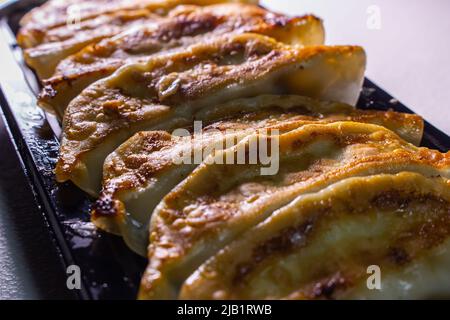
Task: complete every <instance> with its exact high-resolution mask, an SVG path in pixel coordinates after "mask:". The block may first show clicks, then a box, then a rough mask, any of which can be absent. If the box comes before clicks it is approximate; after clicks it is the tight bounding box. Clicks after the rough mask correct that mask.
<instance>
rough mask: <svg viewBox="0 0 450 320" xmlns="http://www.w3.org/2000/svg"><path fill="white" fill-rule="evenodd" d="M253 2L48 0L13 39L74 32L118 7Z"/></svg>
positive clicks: (34, 40) (26, 41)
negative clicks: (81, 24) (58, 31)
mask: <svg viewBox="0 0 450 320" xmlns="http://www.w3.org/2000/svg"><path fill="white" fill-rule="evenodd" d="M226 2H236V3H253V4H258V1H257V0H49V1H47V2H46V3H44V4H43V5H41V6H39V7H36V8H34V9H33V10H31V11H30V12H28V13H27V14H25V15H24V16H23V18H22V19H21V21H20V25H21V29H20V30H19V33H18V35H17V42H18V43H19V45H20V46H21V47H22V48H32V47H36V46H38V45H39V44H42V43H44V42H48V41H51V40H52V38H51V37H50V38H49V37H48V36H47V34H48V33H49V32H50V33H51V30H53V29H55V28H58V27H61V28H64V27H65V26H67V27H68V28H66V29H65V30H66V31H67V33H68V34H72V35H74V34H75V33H76V32H74V31H76V30H74V29H76V27H75V28H74V27H73V26H72V22H84V21H86V20H92V19H95V18H96V17H99V16H102V15H106V14H110V13H114V12H117V11H121V10H128V11H131V10H139V9H147V10H151V11H157V12H158V13H159V14H161V15H163V14H166V13H167V12H168V11H170V10H171V9H173V8H174V7H176V6H178V5H183V4H186V5H187V4H192V5H211V4H216V3H226Z"/></svg>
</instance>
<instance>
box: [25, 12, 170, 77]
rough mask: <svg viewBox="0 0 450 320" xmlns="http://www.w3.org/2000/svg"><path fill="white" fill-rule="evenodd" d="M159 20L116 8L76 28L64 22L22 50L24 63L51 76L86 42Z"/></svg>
mask: <svg viewBox="0 0 450 320" xmlns="http://www.w3.org/2000/svg"><path fill="white" fill-rule="evenodd" d="M158 19H161V17H160V16H158V15H157V14H154V13H152V12H151V11H149V10H146V9H142V10H133V11H117V12H114V13H110V14H105V15H101V16H98V17H96V18H94V19H90V20H86V21H82V22H80V24H79V25H78V26H77V27H76V28H75V27H74V26H70V25H63V26H60V27H57V28H54V29H51V30H49V31H47V32H46V33H45V36H43V38H42V43H41V44H39V45H37V46H34V47H32V48H28V49H25V50H24V53H23V56H24V59H25V61H26V63H27V64H28V65H29V66H30V67H31V68H33V69H34V70H35V71H36V73H37V75H38V77H39V78H40V79H41V80H42V79H47V78H50V77H51V76H52V75H53V74H54V72H55V68H56V66H57V65H58V63H59V62H60V61H61V60H63V59H65V58H67V57H68V56H70V55H71V54H74V53H77V52H78V51H80V50H81V49H83V48H84V47H86V46H87V45H89V44H95V43H97V42H99V41H100V40H102V39H105V38H109V37H112V36H114V35H116V34H119V33H121V32H123V31H124V30H127V29H129V28H133V27H137V26H140V25H142V24H148V23H151V22H155V21H156V20H158Z"/></svg>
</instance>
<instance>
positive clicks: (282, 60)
mask: <svg viewBox="0 0 450 320" xmlns="http://www.w3.org/2000/svg"><path fill="white" fill-rule="evenodd" d="M331 59H333V60H332V61H333V66H332V70H333V73H335V72H339V71H338V68H337V67H338V66H337V65H334V63H337V64H338V65H339V63H342V68H345V67H346V66H347V64H350V63H352V62H355V63H352V65H353V67H352V70H348V69H347V68H345V71H343V73H342V75H340V74H338V75H335V77H336V76H337V77H338V78H339V77H340V76H342V79H343V81H342V83H344V86H348V88H351V90H354V89H355V92H354V93H352V92H349V91H348V90H347V93H350V96H351V97H352V98H351V99H353V96H354V94H355V95H356V92H357V91H358V90H357V88H358V87H359V84H360V81H362V75H363V70H364V65H365V55H364V52H363V50H362V49H361V48H360V47H348V46H344V47H325V46H317V47H307V48H303V49H297V48H291V47H288V46H285V45H283V44H281V43H278V42H276V41H274V40H272V39H271V38H267V37H264V36H259V35H255V34H242V35H233V36H227V37H224V38H222V39H214V40H212V41H211V42H204V43H201V44H197V45H193V46H191V47H189V48H187V49H181V50H177V51H175V52H171V53H167V54H163V55H159V56H157V57H154V58H152V59H150V60H149V61H148V62H147V63H146V64H141V65H139V64H136V65H129V66H126V67H124V68H122V69H120V70H118V72H116V73H115V74H114V75H113V76H111V77H109V78H107V79H104V80H102V81H99V82H97V83H95V84H93V85H92V86H90V87H88V88H87V89H86V90H84V91H83V93H82V94H80V95H79V96H78V97H77V98H76V99H75V100H73V101H72V103H71V104H70V106H69V108H68V109H67V111H66V115H65V118H64V135H63V140H62V145H61V153H60V158H59V161H58V164H57V168H56V174H57V178H58V181H66V180H68V179H72V180H74V177H76V176H77V175H78V173H76V171H77V170H89V168H85V167H83V166H84V164H83V159H82V157H83V156H84V155H85V154H86V153H88V152H92V151H93V150H94V149H96V147H97V146H98V145H101V144H102V143H103V142H104V141H105V139H108V138H109V137H111V136H112V135H114V134H117V135H122V136H124V135H125V134H126V135H127V136H125V139H123V138H121V139H123V140H122V141H118V143H117V145H119V144H120V143H122V142H123V141H124V140H126V138H128V137H129V136H131V135H132V134H133V133H134V132H136V131H140V130H143V129H151V128H152V127H154V126H156V125H157V124H161V121H163V120H167V121H169V122H170V121H172V120H173V119H174V118H175V117H178V118H181V119H186V120H187V121H190V120H191V119H192V113H193V112H195V110H199V109H202V108H204V107H205V106H209V105H214V104H216V103H220V102H223V101H226V100H230V99H233V98H239V97H242V96H252V95H255V94H256V93H257V92H261V90H265V91H266V92H268V93H275V92H277V91H280V90H282V91H284V90H287V91H288V92H291V93H299V94H303V93H310V94H311V95H313V96H314V95H319V96H321V95H322V96H323V97H324V98H326V97H327V94H324V90H330V88H331V89H332V88H333V87H332V86H331V87H330V84H329V83H328V81H330V78H329V77H328V75H327V74H324V75H323V79H317V78H315V79H313V82H312V83H311V84H309V85H305V82H304V81H309V79H310V78H309V77H306V78H305V79H302V75H303V74H305V75H306V74H307V72H309V65H308V63H311V65H312V68H315V67H320V68H325V69H326V68H327V67H328V66H327V64H326V63H327V62H326V61H329V60H331ZM337 61H339V62H337ZM168 62H170V63H168ZM344 66H345V67H344ZM330 69H331V66H330ZM311 72H312V71H311ZM294 75H295V77H293V76H294ZM291 76H292V78H290V77H291ZM334 79H335V78H334ZM317 80H318V81H319V82H318V83H317V82H314V81H317ZM320 81H324V83H321V82H320ZM355 82H356V83H355ZM336 83H340V82H339V81H334V80H333V85H334V84H336ZM311 88H312V91H310V90H311ZM344 91H346V90H345V88H344V89H343V90H336V93H338V94H339V95H340V94H342V92H344ZM225 92H227V93H226V94H225ZM329 93H330V92H329ZM331 94H333V93H331ZM125 129H126V132H125V131H124V130H125ZM139 129H140V130H139ZM163 129H166V130H171V127H170V124H169V125H167V127H164V128H163ZM134 130H135V131H134ZM112 151H113V150H110V151H108V153H109V152H112ZM105 157H106V155H105ZM89 174H92V173H88V175H89ZM83 175H85V174H83ZM75 182H76V181H75ZM81 184H82V183H79V185H81ZM82 187H83V186H82Z"/></svg>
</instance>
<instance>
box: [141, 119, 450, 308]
mask: <svg viewBox="0 0 450 320" xmlns="http://www.w3.org/2000/svg"><path fill="white" fill-rule="evenodd" d="M261 138H262V139H264V138H263V137H262V136H261V135H254V136H250V137H248V138H246V139H244V140H243V141H241V142H240V143H239V144H238V145H236V146H235V147H234V148H231V149H227V150H225V151H222V152H217V153H216V154H215V155H211V156H210V157H214V158H215V159H222V158H227V159H228V158H231V159H233V158H234V159H238V157H239V154H247V153H246V152H245V151H246V150H248V148H249V146H251V145H254V143H255V142H256V141H259V140H260V139H261ZM267 139H268V140H269V141H270V143H267V144H268V145H273V144H274V143H278V144H279V152H278V153H275V154H279V157H278V158H274V159H272V161H270V162H268V163H266V164H263V163H262V162H259V164H257V165H251V164H245V165H243V164H241V165H226V164H225V165H224V164H220V162H218V161H215V162H214V161H210V159H207V160H205V162H204V163H203V164H202V165H200V166H199V167H198V168H197V169H196V170H194V172H193V173H192V174H191V175H190V176H189V177H188V178H186V179H185V180H184V181H183V182H182V183H180V184H179V185H178V186H177V187H175V188H174V190H173V191H172V192H170V193H169V194H168V195H167V196H166V197H164V199H163V201H162V202H161V203H160V204H159V205H158V206H157V208H156V209H155V211H154V212H153V216H152V220H151V226H150V245H149V266H148V268H147V271H146V273H145V274H144V276H143V279H142V286H141V292H140V298H142V299H173V298H176V297H177V296H178V290H179V288H180V286H181V284H182V283H183V282H184V280H186V278H188V277H189V276H190V275H191V274H192V272H194V271H195V270H196V269H197V268H198V267H199V266H200V265H201V264H202V263H204V262H205V261H206V260H207V259H208V258H210V257H211V256H212V255H214V254H216V253H217V251H219V250H220V249H222V248H223V247H224V246H225V245H226V244H228V243H229V242H230V241H232V240H234V239H235V238H236V237H240V236H241V235H242V234H243V233H245V231H246V230H247V229H249V228H251V227H253V226H255V225H256V224H258V223H260V222H261V221H263V220H264V219H266V218H268V217H269V216H270V215H271V214H272V213H273V212H274V211H275V210H277V209H279V208H281V207H283V206H285V205H287V204H288V203H290V202H291V201H293V200H294V199H295V198H296V197H298V196H299V195H302V194H305V193H311V192H317V191H319V190H321V189H323V188H325V187H327V186H329V185H331V184H333V183H336V182H338V181H340V180H342V179H346V178H350V177H358V176H369V175H374V174H381V173H389V174H392V173H393V174H395V173H398V172H402V171H413V172H418V173H420V174H423V175H426V176H430V177H431V176H437V175H441V176H445V177H450V176H449V175H450V154H441V153H439V152H437V151H433V150H429V149H426V148H417V147H415V146H413V145H412V144H408V143H406V142H405V141H403V140H402V139H400V138H399V137H398V136H397V135H396V134H395V133H393V132H392V131H390V130H387V129H384V128H383V127H380V126H376V125H370V124H362V123H356V122H337V123H331V124H325V125H324V124H311V125H306V126H302V127H301V128H299V129H297V130H294V131H291V132H288V133H285V134H282V135H280V136H279V137H278V138H277V137H276V136H272V137H267ZM277 141H278V142H277ZM247 163H248V162H247ZM274 164H275V165H276V164H278V166H277V167H278V168H279V170H278V171H277V173H276V174H275V175H262V173H263V172H262V171H261V170H262V169H264V168H265V169H266V170H267V169H272V168H273V165H274ZM353 200H354V199H352V201H353Z"/></svg>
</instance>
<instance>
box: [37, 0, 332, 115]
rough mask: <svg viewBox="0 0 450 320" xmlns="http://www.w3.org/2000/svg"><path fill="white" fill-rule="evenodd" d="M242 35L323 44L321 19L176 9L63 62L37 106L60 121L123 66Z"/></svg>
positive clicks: (236, 9) (235, 9)
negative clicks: (90, 89) (83, 93)
mask: <svg viewBox="0 0 450 320" xmlns="http://www.w3.org/2000/svg"><path fill="white" fill-rule="evenodd" d="M244 32H252V33H259V34H264V35H268V36H271V37H274V38H275V39H276V40H278V41H281V42H284V43H287V44H293V45H304V46H308V45H320V44H323V42H324V29H323V24H322V21H321V20H320V19H318V18H315V17H313V16H304V17H294V18H290V17H287V16H285V15H281V14H275V13H272V12H270V11H267V10H265V9H263V8H261V7H258V6H255V5H244V4H220V5H213V6H206V7H198V6H182V7H177V8H176V9H174V10H173V11H171V12H170V13H169V15H168V17H167V18H165V19H158V20H155V21H154V23H147V24H144V25H142V26H141V27H139V28H133V29H131V30H127V31H126V32H124V33H123V34H120V35H118V36H116V37H113V38H108V39H104V40H103V41H101V42H100V43H95V44H93V45H90V46H88V47H86V48H84V49H83V50H81V51H80V52H78V53H77V54H75V55H73V56H71V57H69V58H67V59H65V60H63V61H61V63H60V64H59V65H58V68H57V70H56V74H55V75H54V76H53V77H52V78H51V79H48V80H46V81H44V90H43V91H42V93H41V95H40V99H39V105H40V106H42V107H43V108H45V109H47V110H49V111H52V110H53V111H54V112H56V114H57V115H58V116H59V117H62V116H63V115H64V110H65V109H66V107H67V105H68V104H69V102H70V101H71V100H72V99H73V98H74V97H76V96H77V95H78V94H79V93H80V92H81V91H82V90H83V89H84V88H86V87H87V86H88V85H90V84H91V83H93V82H95V81H97V80H99V79H102V78H105V77H107V76H109V75H110V74H112V73H113V72H114V71H115V70H117V69H118V68H119V67H121V66H122V65H124V64H126V63H132V62H137V61H139V60H145V59H146V58H148V57H149V56H151V55H152V54H155V53H158V52H161V51H165V50H168V49H173V48H176V47H186V46H188V45H191V44H194V43H198V42H202V41H204V40H205V39H211V38H213V37H215V36H220V35H224V34H227V33H228V34H230V33H244Z"/></svg>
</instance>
